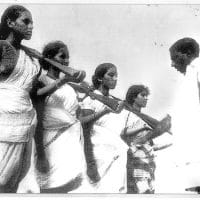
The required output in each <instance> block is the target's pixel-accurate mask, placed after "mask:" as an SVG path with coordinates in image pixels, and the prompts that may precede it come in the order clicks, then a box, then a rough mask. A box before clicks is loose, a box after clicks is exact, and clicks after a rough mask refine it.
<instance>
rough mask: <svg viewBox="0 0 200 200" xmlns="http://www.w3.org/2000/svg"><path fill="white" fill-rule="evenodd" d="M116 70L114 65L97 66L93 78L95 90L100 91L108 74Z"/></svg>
mask: <svg viewBox="0 0 200 200" xmlns="http://www.w3.org/2000/svg"><path fill="white" fill-rule="evenodd" d="M113 67H114V68H116V66H115V65H114V64H112V63H102V64H100V65H98V66H97V68H96V70H95V72H94V75H93V76H92V83H93V87H94V88H95V89H98V88H99V86H100V85H101V81H102V79H103V77H104V75H105V74H106V72H107V71H108V70H109V69H111V68H113Z"/></svg>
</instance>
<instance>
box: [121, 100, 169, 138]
mask: <svg viewBox="0 0 200 200" xmlns="http://www.w3.org/2000/svg"><path fill="white" fill-rule="evenodd" d="M125 109H127V110H129V111H130V112H133V113H134V114H136V115H137V116H139V117H140V118H141V119H142V120H143V121H145V122H146V123H147V124H148V125H149V126H150V127H151V128H152V129H155V128H156V126H157V125H158V123H159V121H158V120H157V119H155V118H153V117H150V116H149V115H147V114H144V113H142V112H137V111H135V110H134V109H133V108H132V107H131V106H130V105H128V104H127V103H125ZM167 132H168V133H169V134H170V135H172V133H171V132H170V131H167Z"/></svg>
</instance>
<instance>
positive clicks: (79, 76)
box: [21, 45, 86, 82]
mask: <svg viewBox="0 0 200 200" xmlns="http://www.w3.org/2000/svg"><path fill="white" fill-rule="evenodd" d="M21 49H23V50H24V51H25V52H26V53H27V54H28V55H30V56H32V57H34V58H36V59H38V60H45V61H46V62H47V63H49V64H51V65H52V66H54V67H55V68H57V69H59V70H60V71H61V72H63V73H64V74H66V75H70V76H72V77H74V78H75V79H76V82H81V81H83V80H84V78H85V77H86V72H85V71H83V70H76V69H74V68H71V67H69V66H66V65H63V64H60V63H59V62H57V61H54V60H52V59H49V58H45V57H43V55H42V54H41V53H40V52H38V51H37V50H35V49H32V48H29V47H26V46H24V45H21Z"/></svg>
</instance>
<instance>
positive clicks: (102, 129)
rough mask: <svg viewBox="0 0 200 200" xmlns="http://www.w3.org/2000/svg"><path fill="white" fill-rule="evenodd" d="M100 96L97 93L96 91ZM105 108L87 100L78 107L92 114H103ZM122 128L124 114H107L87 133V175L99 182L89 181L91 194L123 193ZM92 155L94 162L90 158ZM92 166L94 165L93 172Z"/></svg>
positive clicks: (124, 167)
mask: <svg viewBox="0 0 200 200" xmlns="http://www.w3.org/2000/svg"><path fill="white" fill-rule="evenodd" d="M95 92H96V93H98V94H101V93H100V92H99V91H95ZM104 107H105V105H104V104H102V103H101V102H99V101H97V100H93V99H91V98H90V97H87V98H85V99H84V101H83V102H82V103H81V108H82V109H90V110H93V111H95V112H99V111H101V110H103V109H104ZM124 127H125V116H124V113H123V112H122V113H120V114H115V113H108V114H105V115H104V116H102V117H101V118H99V119H98V120H96V121H95V122H94V123H93V124H92V127H91V129H90V130H89V131H88V133H87V137H88V138H85V139H86V140H90V142H87V144H88V145H89V144H90V145H91V147H86V149H90V151H92V152H89V151H86V157H89V158H88V163H87V165H88V170H87V171H88V173H89V174H90V173H91V174H92V173H98V176H99V177H100V180H99V181H98V182H96V183H93V182H92V181H91V186H92V187H93V188H94V193H126V161H127V148H128V146H127V145H126V144H125V142H124V141H123V140H122V139H121V137H120V134H121V131H122V130H123V128H124ZM91 154H93V158H92V156H91ZM92 165H96V168H97V169H96V172H95V171H94V168H92V167H91V166H92Z"/></svg>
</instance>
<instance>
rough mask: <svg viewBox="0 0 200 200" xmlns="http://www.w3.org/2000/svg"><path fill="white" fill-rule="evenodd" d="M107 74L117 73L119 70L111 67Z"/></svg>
mask: <svg viewBox="0 0 200 200" xmlns="http://www.w3.org/2000/svg"><path fill="white" fill-rule="evenodd" d="M107 73H117V68H116V67H111V68H110V69H109V70H108V71H107Z"/></svg>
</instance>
